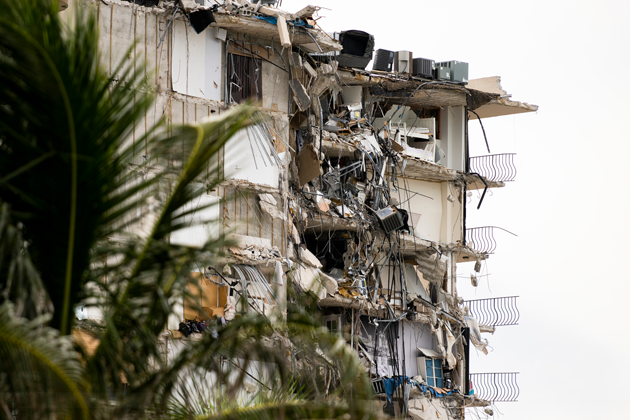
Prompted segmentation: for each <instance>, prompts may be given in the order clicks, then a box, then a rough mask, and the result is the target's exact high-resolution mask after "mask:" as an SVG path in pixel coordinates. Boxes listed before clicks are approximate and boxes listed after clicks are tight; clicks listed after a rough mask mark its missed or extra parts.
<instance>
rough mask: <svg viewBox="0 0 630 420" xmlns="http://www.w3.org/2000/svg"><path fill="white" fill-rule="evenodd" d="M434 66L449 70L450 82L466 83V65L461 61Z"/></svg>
mask: <svg viewBox="0 0 630 420" xmlns="http://www.w3.org/2000/svg"><path fill="white" fill-rule="evenodd" d="M435 65H436V66H441V67H447V68H449V69H450V70H451V71H450V75H451V82H458V83H464V84H467V83H468V63H464V62H463V61H443V62H441V63H436V64H435Z"/></svg>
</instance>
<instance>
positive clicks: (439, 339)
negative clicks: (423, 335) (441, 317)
mask: <svg viewBox="0 0 630 420" xmlns="http://www.w3.org/2000/svg"><path fill="white" fill-rule="evenodd" d="M431 332H432V333H433V335H434V336H435V338H436V339H437V349H438V352H439V353H440V354H441V355H444V354H445V353H446V350H445V349H444V339H443V334H442V321H438V324H437V327H435V326H433V324H431Z"/></svg>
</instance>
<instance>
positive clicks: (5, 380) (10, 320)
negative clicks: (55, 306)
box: [0, 302, 90, 419]
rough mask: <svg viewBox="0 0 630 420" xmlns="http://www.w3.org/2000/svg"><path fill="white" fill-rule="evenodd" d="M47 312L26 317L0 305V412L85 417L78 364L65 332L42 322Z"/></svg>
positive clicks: (83, 387)
mask: <svg viewBox="0 0 630 420" xmlns="http://www.w3.org/2000/svg"><path fill="white" fill-rule="evenodd" d="M48 318H49V316H44V317H38V318H35V319H33V320H32V321H28V322H27V321H26V320H24V319H23V318H18V317H16V316H15V314H14V311H13V305H11V304H10V303H8V302H7V303H5V304H3V305H1V306H0V372H1V373H2V375H1V376H0V418H4V417H6V414H7V413H10V412H11V411H14V412H16V413H19V415H20V418H33V419H34V418H41V419H43V418H51V419H52V418H65V417H66V416H68V417H69V418H70V417H71V418H76V419H87V418H89V417H90V409H89V407H88V404H89V402H88V401H89V400H88V399H87V394H86V390H87V389H86V384H85V382H84V378H83V367H82V366H81V364H80V363H79V359H78V358H77V355H76V353H75V351H74V350H73V348H72V343H71V341H70V337H60V336H59V332H58V331H57V330H55V329H53V328H49V327H46V326H44V324H45V322H46V321H47V320H48Z"/></svg>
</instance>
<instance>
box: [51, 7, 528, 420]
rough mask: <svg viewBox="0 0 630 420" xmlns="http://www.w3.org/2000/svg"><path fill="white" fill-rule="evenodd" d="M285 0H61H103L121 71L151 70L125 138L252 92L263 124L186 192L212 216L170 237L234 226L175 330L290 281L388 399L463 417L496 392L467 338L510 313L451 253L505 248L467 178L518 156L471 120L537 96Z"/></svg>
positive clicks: (279, 294) (193, 237) (258, 306)
mask: <svg viewBox="0 0 630 420" xmlns="http://www.w3.org/2000/svg"><path fill="white" fill-rule="evenodd" d="M274 3H275V2H270V1H262V2H257V3H250V2H247V1H243V0H241V1H230V0H225V1H223V0H219V1H209V0H200V1H197V2H194V1H191V0H175V1H164V0H159V1H158V0H138V1H135V2H134V1H131V2H128V1H122V0H101V1H91V0H85V1H81V2H80V3H79V2H75V3H73V2H70V3H69V7H68V3H66V2H63V6H64V9H65V8H68V9H69V10H71V9H72V8H73V7H86V8H92V9H94V10H95V12H96V14H97V15H98V23H99V29H100V40H101V44H102V47H103V48H102V51H103V57H102V58H103V62H104V63H103V64H104V65H105V66H106V67H107V68H108V69H109V71H110V74H112V76H113V77H116V76H117V75H116V74H114V72H115V71H116V65H117V63H119V62H120V61H121V60H124V59H125V58H126V56H125V55H126V54H128V55H129V59H142V60H145V61H146V62H147V63H148V68H149V69H155V72H154V73H150V72H149V73H147V79H149V78H150V80H148V82H149V86H150V88H151V90H152V92H151V93H153V94H154V95H155V96H156V103H155V107H154V109H153V110H152V111H151V112H148V113H147V114H146V115H145V117H144V121H141V122H140V123H139V124H136V126H135V127H134V131H133V133H132V138H131V139H130V141H133V142H135V141H136V137H138V138H140V137H141V135H143V134H144V133H145V132H147V130H149V129H150V128H151V127H152V126H153V125H154V124H155V123H156V122H157V121H158V120H159V119H160V118H162V117H165V118H166V119H167V120H168V122H169V123H172V124H180V123H182V124H186V123H194V122H196V121H201V120H203V119H204V118H207V117H209V116H212V115H213V114H220V113H221V112H222V111H223V110H225V109H226V108H229V107H232V106H235V105H237V104H238V103H241V102H243V101H246V100H253V101H256V102H257V103H258V105H259V110H258V112H257V113H256V114H255V117H254V119H255V121H256V124H255V125H253V126H251V127H248V128H247V129H244V130H242V131H241V132H239V133H237V134H236V136H235V137H234V138H233V139H232V140H231V141H230V142H229V143H228V144H227V145H226V146H225V148H224V150H223V151H222V153H221V154H220V156H219V160H220V167H221V171H222V173H221V174H220V175H221V176H224V177H225V178H226V180H225V181H224V182H223V183H222V184H221V186H220V187H219V188H217V189H215V190H212V191H209V192H208V194H207V195H205V196H203V197H202V198H200V199H199V200H198V202H195V203H191V208H194V207H195V206H203V205H205V204H208V203H217V205H216V206H214V207H211V208H208V209H205V210H204V211H203V212H199V213H196V214H194V215H193V216H190V222H191V224H193V225H194V224H195V222H197V221H205V220H208V219H214V220H216V222H214V223H205V224H201V225H195V226H192V227H191V228H189V229H184V230H182V231H180V232H178V234H177V235H173V237H172V238H171V240H172V241H174V242H179V243H182V244H189V245H193V246H194V245H200V244H203V243H204V242H205V241H206V240H207V239H208V238H211V237H212V236H213V235H214V236H216V235H219V234H227V235H229V236H230V237H231V238H232V239H234V240H235V245H234V246H231V247H229V248H228V249H226V254H227V256H226V257H224V258H222V259H221V260H220V261H219V263H218V264H217V265H216V266H214V267H202V268H201V269H200V270H199V273H197V274H195V275H197V276H199V277H203V278H204V279H209V280H211V281H206V282H205V283H204V284H205V286H203V287H202V290H201V291H200V296H199V299H200V303H201V306H202V307H203V308H204V311H203V312H204V313H199V312H195V310H194V309H192V308H190V307H188V306H187V305H186V304H185V303H184V302H183V303H182V305H181V308H179V310H180V312H181V313H180V316H179V317H177V318H173V320H172V322H171V325H169V327H170V328H171V330H172V332H171V333H170V334H171V336H172V337H173V339H178V340H179V339H185V337H183V336H182V334H181V332H179V331H178V330H179V323H180V322H182V321H183V320H184V319H193V318H195V317H199V316H206V317H208V316H210V317H215V316H218V317H224V318H229V317H230V316H234V313H235V312H236V313H238V312H246V311H257V312H260V313H261V314H263V315H269V314H271V313H272V312H273V311H274V310H276V309H277V308H282V305H283V303H282V300H283V299H286V295H287V293H286V288H287V287H294V288H296V289H297V290H298V291H302V292H305V291H311V292H313V293H315V294H316V295H317V296H318V299H319V307H320V309H321V312H322V315H323V319H324V322H325V325H326V327H327V328H328V329H329V330H330V331H331V332H332V333H335V334H340V335H341V336H343V337H346V340H347V342H348V344H349V345H350V346H351V347H352V348H353V349H355V351H356V352H357V354H358V356H359V357H360V358H361V359H362V360H363V362H364V364H365V368H366V371H367V372H368V373H369V375H370V376H371V378H372V381H373V385H374V390H375V393H376V395H377V398H379V399H380V401H381V404H382V405H383V410H384V411H385V412H386V413H388V414H391V415H400V414H407V415H408V416H410V417H411V418H414V419H434V418H463V416H464V412H465V410H464V408H465V407H474V406H478V407H483V406H487V405H488V404H490V402H491V401H497V400H499V401H500V400H501V399H500V398H496V397H493V398H488V400H486V399H484V398H483V397H484V395H479V394H478V393H477V394H476V393H475V392H474V388H476V384H475V380H474V379H471V373H470V366H469V365H470V363H469V353H470V346H474V347H476V348H477V349H479V350H480V351H483V352H485V346H486V345H487V340H486V339H484V338H482V336H481V333H482V332H489V331H494V325H502V324H499V323H498V322H489V323H484V322H483V321H484V320H483V319H481V316H475V313H474V310H473V309H474V308H473V306H474V305H473V304H467V303H466V302H465V301H464V300H463V299H462V297H461V296H459V295H458V293H457V264H458V263H463V262H481V261H483V260H485V259H486V258H488V256H489V255H490V254H491V253H492V252H493V250H494V240H493V238H492V229H491V228H470V227H468V226H467V225H466V198H467V195H468V194H469V192H470V191H473V190H480V191H482V194H483V195H485V192H486V190H487V189H488V188H500V187H503V186H504V185H505V182H507V181H511V180H513V179H514V175H515V168H514V163H513V155H488V156H482V157H477V158H472V157H470V156H469V149H468V124H469V122H470V121H474V120H476V119H484V118H490V117H495V116H501V115H513V114H517V113H524V112H533V111H536V109H537V107H536V106H534V105H529V104H526V103H521V102H516V101H513V100H511V99H510V96H509V95H508V94H507V93H506V92H505V91H503V89H502V88H501V86H500V79H499V78H498V77H490V78H486V79H478V80H471V81H469V80H468V79H467V65H465V66H463V64H465V63H459V62H446V63H438V64H437V65H436V63H435V62H433V61H431V60H426V59H418V58H416V59H414V58H413V57H412V53H410V52H409V51H399V52H393V51H387V50H378V51H376V52H375V51H374V46H375V40H374V37H373V36H372V35H370V34H368V33H366V32H363V31H360V30H348V31H344V32H340V33H335V34H328V33H326V32H324V31H323V30H322V29H321V28H320V27H319V23H318V20H317V19H316V16H317V12H318V10H319V8H318V7H316V6H309V7H306V8H304V9H302V10H299V11H297V12H293V13H291V12H286V11H284V10H281V9H279V8H277V7H274ZM66 13H68V12H66ZM134 40H136V41H137V42H136V43H134ZM130 51H131V53H129V52H130ZM371 60H373V63H374V64H373V69H372V70H366V69H365V68H366V65H367V64H368V63H369V62H370V61H371ZM134 144H135V143H134ZM137 148H138V153H137V159H138V162H139V163H140V162H142V159H143V154H144V153H145V150H144V145H143V144H138V145H137ZM483 195H482V197H483ZM482 200H483V198H482ZM149 213H150V211H149V210H147V218H150V214H149ZM141 228H142V227H140V229H141ZM283 289H284V290H283ZM244 295H245V296H247V299H246V300H245V299H241V298H242V296H244ZM244 302H247V304H245V303H244ZM476 305H477V306H479V305H481V303H477V304H476ZM510 305H512V306H510ZM508 306H509V308H508V310H507V312H510V311H513V310H514V309H515V306H514V305H513V304H508ZM85 316H94V317H98V314H86V315H85ZM480 380H481V378H480ZM509 392H512V391H509ZM507 398H508V399H507V400H509V398H512V397H507Z"/></svg>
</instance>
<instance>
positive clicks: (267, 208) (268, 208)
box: [260, 200, 286, 220]
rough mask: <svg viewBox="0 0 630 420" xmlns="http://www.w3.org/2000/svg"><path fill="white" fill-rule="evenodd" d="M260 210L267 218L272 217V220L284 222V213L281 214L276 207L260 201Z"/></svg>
mask: <svg viewBox="0 0 630 420" xmlns="http://www.w3.org/2000/svg"><path fill="white" fill-rule="evenodd" d="M260 208H261V210H262V211H264V212H265V213H267V214H268V215H269V216H271V217H273V218H274V219H281V220H286V216H285V215H284V213H281V212H280V210H278V208H277V207H276V206H274V205H273V204H271V203H269V202H267V201H262V200H261V201H260Z"/></svg>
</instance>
